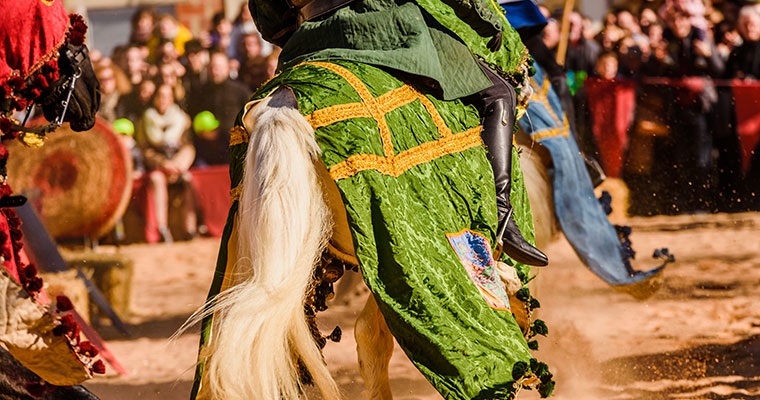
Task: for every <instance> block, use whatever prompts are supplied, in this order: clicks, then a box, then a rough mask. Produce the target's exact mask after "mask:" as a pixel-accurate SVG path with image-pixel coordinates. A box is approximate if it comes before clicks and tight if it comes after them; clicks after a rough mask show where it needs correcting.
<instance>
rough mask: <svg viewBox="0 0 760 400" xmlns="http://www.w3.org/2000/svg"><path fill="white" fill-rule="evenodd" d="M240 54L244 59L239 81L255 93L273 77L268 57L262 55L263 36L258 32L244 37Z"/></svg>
mask: <svg viewBox="0 0 760 400" xmlns="http://www.w3.org/2000/svg"><path fill="white" fill-rule="evenodd" d="M240 47H241V49H240V51H239V54H241V55H242V56H243V57H242V60H243V62H242V67H241V68H240V74H239V79H240V81H241V82H243V83H244V84H245V85H246V86H248V88H249V89H250V90H251V91H253V90H256V89H258V88H259V86H261V84H262V83H264V82H266V81H267V80H268V79H269V78H271V77H272V74H270V72H269V62H268V60H267V57H265V56H264V55H262V54H261V49H262V47H261V36H259V34H258V32H256V33H249V34H247V35H245V36H243V41H242V42H241V46H240Z"/></svg>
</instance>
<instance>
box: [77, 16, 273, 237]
mask: <svg viewBox="0 0 760 400" xmlns="http://www.w3.org/2000/svg"><path fill="white" fill-rule="evenodd" d="M209 26H210V29H209V30H208V31H205V32H202V33H201V34H200V35H193V34H192V33H191V31H190V30H189V29H188V28H187V27H185V26H183V25H182V24H181V23H180V22H178V21H177V19H176V18H175V17H174V16H172V15H170V14H158V13H156V11H155V9H154V8H153V7H150V6H144V7H140V8H138V9H137V11H136V12H135V13H134V14H133V16H132V19H131V24H130V35H129V38H128V39H127V41H126V42H125V43H123V44H121V45H118V46H116V47H115V48H114V50H113V52H112V54H110V55H106V54H100V53H99V52H97V51H92V54H91V58H92V61H93V65H94V67H95V71H96V74H97V76H98V79H99V80H100V83H101V91H102V104H101V108H100V111H99V116H100V117H101V118H102V119H104V120H105V121H107V122H109V123H111V124H113V126H114V129H115V130H116V131H117V133H121V134H122V135H123V136H122V137H123V138H124V141H125V143H127V145H128V147H129V148H130V149H131V152H132V158H133V160H134V166H135V178H136V179H137V180H138V181H139V180H142V181H143V182H144V184H145V185H146V186H147V191H146V192H147V193H148V196H150V199H149V201H150V202H151V207H152V208H154V209H155V219H156V221H155V223H156V224H157V226H158V231H159V233H160V239H162V240H163V241H166V242H170V241H172V240H173V237H172V234H171V231H170V229H169V226H168V221H169V217H168V213H169V198H170V194H169V188H170V187H171V186H176V187H179V188H180V190H181V192H182V195H181V198H182V201H181V204H182V205H181V208H182V210H181V213H182V220H183V222H182V224H183V225H184V226H183V227H182V232H183V236H186V237H188V238H190V237H194V236H195V235H198V234H199V233H203V232H202V230H203V224H202V222H203V221H201V222H200V224H199V223H198V221H197V218H196V208H197V205H196V204H195V202H194V201H193V199H194V198H195V194H194V193H193V189H192V185H191V184H190V180H191V179H192V177H191V175H190V173H189V170H190V168H204V167H208V166H214V165H226V164H227V163H228V157H229V155H228V154H229V152H228V147H229V130H230V128H231V127H232V125H233V123H234V121H235V117H236V116H237V113H238V112H239V111H240V109H241V108H242V106H243V105H244V104H245V103H246V101H247V100H248V98H249V96H250V95H251V93H253V91H254V90H255V89H257V88H258V87H259V86H260V85H261V84H262V83H264V82H266V81H267V80H268V79H269V78H271V77H272V76H273V74H274V71H275V68H276V66H277V56H278V50H279V49H277V48H274V47H273V46H272V45H270V44H269V43H266V42H265V41H263V40H262V39H261V36H260V35H259V33H258V31H257V30H256V27H255V25H254V23H253V19H252V17H251V14H250V12H249V10H248V7H247V4H243V5H242V6H241V8H240V12H239V14H238V16H237V18H235V19H234V20H233V21H230V20H228V19H226V18H225V17H224V14H223V13H218V14H216V15H214V16H213V18H212V20H211V21H210V24H209ZM199 227H200V229H201V232H199Z"/></svg>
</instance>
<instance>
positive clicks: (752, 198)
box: [721, 4, 760, 210]
mask: <svg viewBox="0 0 760 400" xmlns="http://www.w3.org/2000/svg"><path fill="white" fill-rule="evenodd" d="M737 29H738V31H739V34H740V35H741V37H742V39H743V43H742V44H741V46H739V47H737V48H736V49H734V51H733V52H731V55H730V56H729V58H728V62H727V65H726V75H725V76H726V78H729V79H744V80H752V81H757V80H758V79H760V5H757V4H752V5H746V6H744V7H742V8H741V10H740V11H739V16H738V20H737ZM750 93H752V92H751V91H747V90H742V91H740V92H737V93H736V96H737V97H736V100H735V101H736V102H737V104H740V103H739V102H740V101H753V100H754V101H756V97H755V98H754V99H752V98H748V97H754V96H756V94H755V95H754V96H753V95H752V94H750ZM755 93H756V92H755ZM725 97H727V96H725ZM729 99H731V98H729ZM729 104H731V103H729ZM730 111H735V110H734V109H733V108H732V109H730ZM731 115H734V114H733V113H731ZM729 122H734V123H732V124H730V125H729V126H730V128H733V131H732V132H731V133H733V135H732V136H729V137H728V138H729V139H733V140H736V139H738V135H737V133H739V134H741V137H742V141H741V142H739V143H732V142H729V143H728V145H727V146H724V148H727V149H728V150H727V151H726V152H728V153H729V157H730V156H731V155H733V156H734V157H735V158H737V159H739V160H741V164H740V165H739V166H737V167H736V168H734V169H733V171H732V172H734V176H742V175H743V176H744V184H745V188H744V190H743V192H744V193H743V194H744V198H745V199H746V203H748V204H749V207H750V208H751V209H754V210H757V209H760V200H759V199H758V196H757V190H758V189H757V188H759V187H760V156H758V153H760V151H759V150H760V146H758V145H757V143H758V142H757V141H756V140H757V135H758V133H757V131H756V130H754V129H752V127H751V126H752V124H742V125H739V124H736V123H735V121H733V120H731V121H729ZM739 146H740V147H739ZM736 147H738V150H736V151H733V152H732V151H731V149H735V148H736ZM724 148H721V151H722V152H723V151H724ZM742 153H744V154H747V155H749V156H744V157H742ZM721 155H722V154H721ZM727 160H728V161H730V160H731V158H728V157H727ZM726 179H730V177H728V178H726Z"/></svg>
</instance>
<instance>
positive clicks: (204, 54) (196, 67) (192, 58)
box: [182, 39, 209, 93]
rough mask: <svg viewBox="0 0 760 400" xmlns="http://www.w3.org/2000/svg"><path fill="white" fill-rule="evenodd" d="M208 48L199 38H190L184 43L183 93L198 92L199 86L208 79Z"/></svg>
mask: <svg viewBox="0 0 760 400" xmlns="http://www.w3.org/2000/svg"><path fill="white" fill-rule="evenodd" d="M208 59H209V55H208V49H206V48H205V47H203V45H202V44H201V42H200V40H198V39H192V40H190V41H189V42H187V43H186V44H185V55H184V57H183V60H184V64H185V69H186V72H185V75H183V76H182V85H183V86H184V87H185V93H200V91H199V90H200V87H201V86H202V85H203V84H204V83H206V81H207V80H208Z"/></svg>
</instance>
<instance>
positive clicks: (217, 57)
mask: <svg viewBox="0 0 760 400" xmlns="http://www.w3.org/2000/svg"><path fill="white" fill-rule="evenodd" d="M250 95H251V90H250V89H248V88H247V87H246V86H245V85H244V84H242V83H240V82H237V81H233V80H232V79H230V60H229V58H228V57H227V54H226V53H224V52H223V51H220V50H215V51H212V52H211V55H210V59H209V66H208V82H206V83H205V84H204V85H203V86H201V87H200V89H199V90H198V92H193V93H188V94H187V100H188V111H189V114H190V115H192V116H193V117H195V116H196V115H197V114H198V113H200V112H201V111H211V113H213V114H214V115H215V116H216V118H217V119H218V120H219V138H218V139H217V140H216V141H215V142H208V143H206V144H205V145H204V147H203V148H198V149H197V150H198V151H199V152H201V153H203V155H204V157H203V158H204V160H206V162H208V163H209V164H211V165H219V164H227V163H228V162H229V138H230V133H229V132H230V129H231V128H232V126H233V124H234V122H235V118H236V117H237V114H238V112H239V111H240V109H241V108H242V107H243V105H245V103H246V102H248V97H249V96H250Z"/></svg>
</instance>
